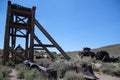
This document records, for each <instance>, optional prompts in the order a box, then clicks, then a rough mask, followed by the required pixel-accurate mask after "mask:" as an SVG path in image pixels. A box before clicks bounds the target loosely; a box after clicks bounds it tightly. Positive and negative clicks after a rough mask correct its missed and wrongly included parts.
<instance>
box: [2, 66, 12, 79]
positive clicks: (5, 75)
mask: <svg viewBox="0 0 120 80" xmlns="http://www.w3.org/2000/svg"><path fill="white" fill-rule="evenodd" d="M0 69H1V70H0V80H9V79H8V77H9V73H10V72H11V69H10V68H9V67H7V66H0Z"/></svg>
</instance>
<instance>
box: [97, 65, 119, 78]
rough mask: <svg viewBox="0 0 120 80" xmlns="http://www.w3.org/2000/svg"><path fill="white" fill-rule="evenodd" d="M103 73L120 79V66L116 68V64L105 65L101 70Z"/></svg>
mask: <svg viewBox="0 0 120 80" xmlns="http://www.w3.org/2000/svg"><path fill="white" fill-rule="evenodd" d="M99 69H100V70H99V71H101V72H103V73H106V74H109V75H112V76H118V77H120V68H119V66H117V65H116V66H115V65H114V63H103V64H102V66H101V67H100V68H99Z"/></svg>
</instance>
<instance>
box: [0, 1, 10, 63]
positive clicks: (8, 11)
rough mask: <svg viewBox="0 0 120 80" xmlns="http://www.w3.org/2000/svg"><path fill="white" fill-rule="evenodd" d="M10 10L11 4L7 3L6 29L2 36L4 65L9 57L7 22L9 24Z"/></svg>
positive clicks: (8, 28)
mask: <svg viewBox="0 0 120 80" xmlns="http://www.w3.org/2000/svg"><path fill="white" fill-rule="evenodd" d="M10 10H11V2H10V1H8V8H7V17H6V27H5V36H4V50H3V61H2V62H3V64H4V65H5V64H6V61H7V60H8V57H9V50H8V47H9V41H10V40H9V35H10V27H9V25H10V24H9V22H10V17H11V14H10Z"/></svg>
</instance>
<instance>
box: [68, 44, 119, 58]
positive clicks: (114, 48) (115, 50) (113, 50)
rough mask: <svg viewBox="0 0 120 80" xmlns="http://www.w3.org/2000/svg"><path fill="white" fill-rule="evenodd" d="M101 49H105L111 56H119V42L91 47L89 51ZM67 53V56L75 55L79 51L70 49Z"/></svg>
mask: <svg viewBox="0 0 120 80" xmlns="http://www.w3.org/2000/svg"><path fill="white" fill-rule="evenodd" d="M101 50H105V51H107V52H109V54H110V56H111V57H112V56H115V57H117V56H120V44H114V45H108V46H104V47H100V48H96V49H92V50H91V51H93V52H97V51H101ZM67 53H68V55H69V56H71V57H75V55H76V53H79V51H71V52H67Z"/></svg>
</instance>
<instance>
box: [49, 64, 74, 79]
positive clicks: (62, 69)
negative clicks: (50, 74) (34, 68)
mask: <svg viewBox="0 0 120 80" xmlns="http://www.w3.org/2000/svg"><path fill="white" fill-rule="evenodd" d="M50 68H54V69H56V70H57V76H58V77H60V78H63V77H64V75H65V73H66V72H67V71H69V70H73V68H74V66H73V64H72V63H64V62H54V63H52V64H51V65H50Z"/></svg>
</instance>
